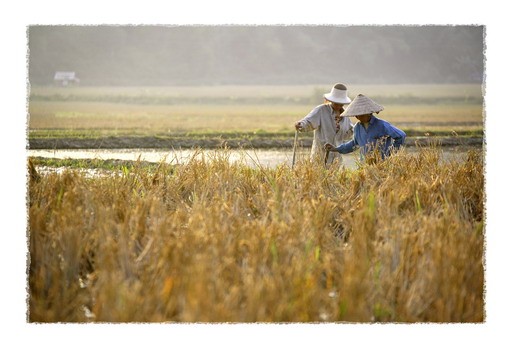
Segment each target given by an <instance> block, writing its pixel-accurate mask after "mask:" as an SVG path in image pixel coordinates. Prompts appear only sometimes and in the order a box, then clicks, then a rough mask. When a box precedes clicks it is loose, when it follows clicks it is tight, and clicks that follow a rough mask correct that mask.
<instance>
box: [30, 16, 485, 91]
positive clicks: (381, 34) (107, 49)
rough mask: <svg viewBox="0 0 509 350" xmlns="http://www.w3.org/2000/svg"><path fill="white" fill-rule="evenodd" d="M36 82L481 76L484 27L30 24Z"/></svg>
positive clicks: (453, 79)
mask: <svg viewBox="0 0 509 350" xmlns="http://www.w3.org/2000/svg"><path fill="white" fill-rule="evenodd" d="M27 32H28V55H29V61H28V72H29V80H30V83H31V84H35V85H44V84H51V83H52V82H53V76H54V74H55V72H56V71H74V72H76V74H77V76H78V77H79V78H80V81H81V84H82V85H103V86H104V85H112V86H115V85H126V86H129V85H210V84H331V83H334V82H336V81H341V82H345V83H349V84H369V83H373V84H390V83H480V82H482V80H483V76H484V64H485V63H484V49H485V46H484V45H485V43H484V27H483V26H332V25H331V26H325V25H317V26H311V25H306V26H304V25H303V26H298V25H294V26H261V25H260V26H237V25H235V26H232V25H224V26H219V25H217V26H148V25H138V26H73V25H71V26H30V27H28V29H27Z"/></svg>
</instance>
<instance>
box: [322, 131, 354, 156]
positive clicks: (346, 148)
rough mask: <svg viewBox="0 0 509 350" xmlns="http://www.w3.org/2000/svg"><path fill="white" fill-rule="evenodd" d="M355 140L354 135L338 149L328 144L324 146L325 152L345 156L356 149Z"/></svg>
mask: <svg viewBox="0 0 509 350" xmlns="http://www.w3.org/2000/svg"><path fill="white" fill-rule="evenodd" d="M357 146H358V144H357V140H356V139H355V134H354V137H353V139H352V140H350V141H348V142H345V143H343V144H341V145H339V146H338V147H335V146H334V145H332V144H330V143H326V144H325V150H326V151H330V152H339V153H341V154H346V153H350V152H353V151H355V149H356V148H357Z"/></svg>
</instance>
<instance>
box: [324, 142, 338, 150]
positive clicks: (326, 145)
mask: <svg viewBox="0 0 509 350" xmlns="http://www.w3.org/2000/svg"><path fill="white" fill-rule="evenodd" d="M323 148H325V150H326V151H334V150H335V149H336V147H334V145H331V144H330V143H326V144H325V145H324V146H323Z"/></svg>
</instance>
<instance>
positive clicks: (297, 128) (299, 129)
mask: <svg viewBox="0 0 509 350" xmlns="http://www.w3.org/2000/svg"><path fill="white" fill-rule="evenodd" d="M302 129H303V125H302V123H301V122H297V123H295V130H297V131H302Z"/></svg>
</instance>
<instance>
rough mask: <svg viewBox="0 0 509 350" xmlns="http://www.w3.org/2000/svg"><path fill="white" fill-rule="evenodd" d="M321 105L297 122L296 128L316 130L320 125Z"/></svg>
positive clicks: (299, 129)
mask: <svg viewBox="0 0 509 350" xmlns="http://www.w3.org/2000/svg"><path fill="white" fill-rule="evenodd" d="M319 108H320V106H317V107H315V108H313V110H312V111H311V112H309V114H308V115H307V116H305V117H304V118H303V119H301V120H299V121H298V122H296V123H295V129H297V130H298V131H301V132H302V131H304V132H305V131H311V130H315V129H317V128H318V127H319V126H320V113H319Z"/></svg>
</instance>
